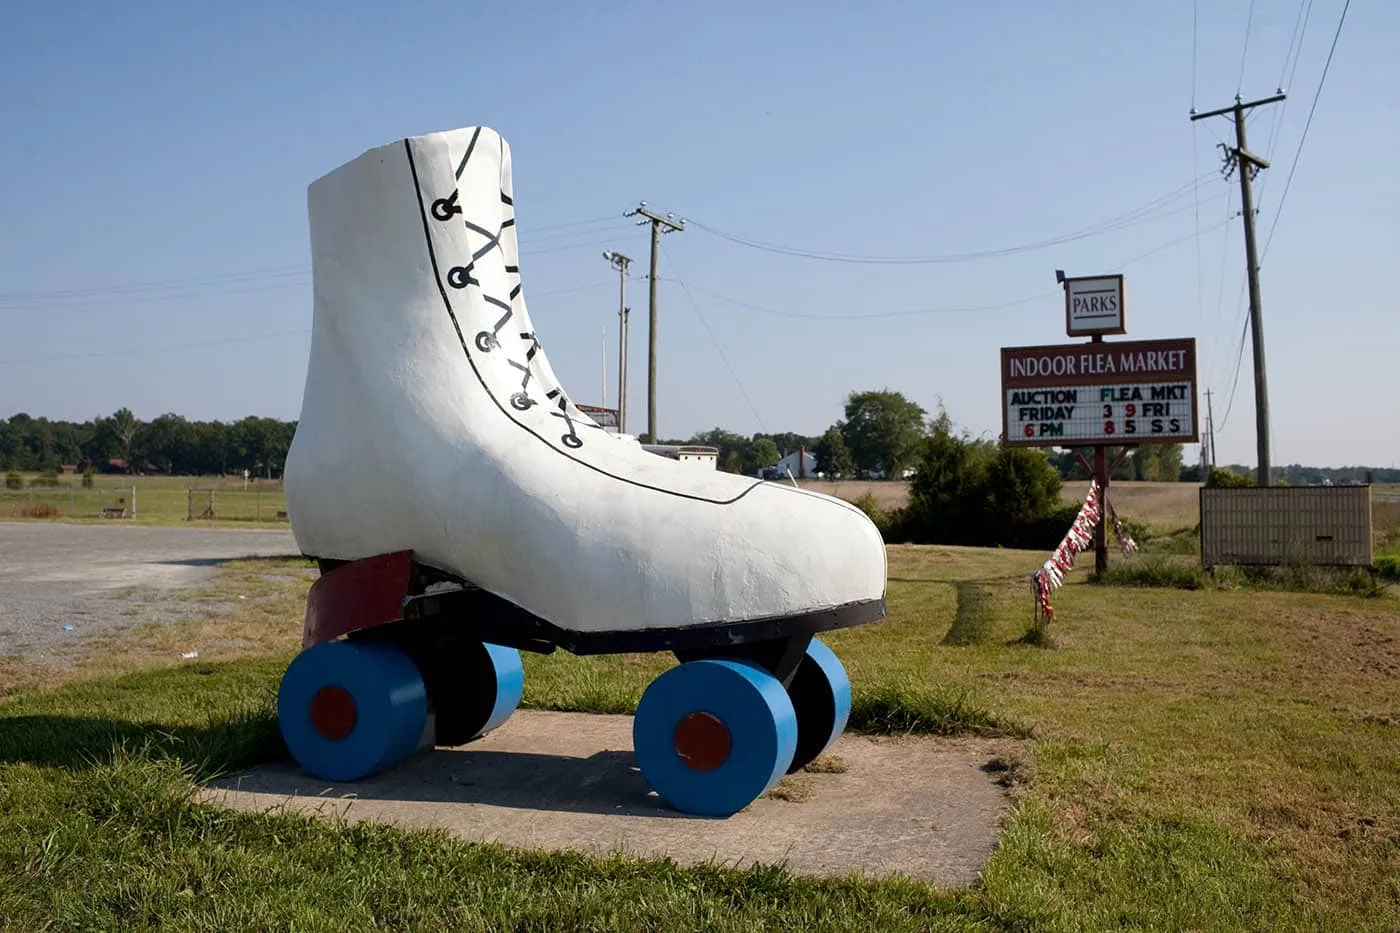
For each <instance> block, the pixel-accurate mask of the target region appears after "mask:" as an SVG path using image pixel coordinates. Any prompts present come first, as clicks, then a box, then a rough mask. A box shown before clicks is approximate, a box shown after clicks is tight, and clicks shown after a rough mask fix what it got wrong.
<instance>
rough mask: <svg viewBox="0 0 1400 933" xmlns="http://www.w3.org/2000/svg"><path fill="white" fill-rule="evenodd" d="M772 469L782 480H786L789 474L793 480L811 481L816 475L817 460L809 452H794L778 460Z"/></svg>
mask: <svg viewBox="0 0 1400 933" xmlns="http://www.w3.org/2000/svg"><path fill="white" fill-rule="evenodd" d="M774 469H775V470H777V471H778V476H779V477H780V478H782V479H787V477H788V474H789V473H791V474H792V476H793V478H794V479H811V478H812V477H814V476H816V475H817V458H816V455H815V454H813V453H812V452H811V451H801V450H794V451H793V452H792V453H790V454H788V455H787V456H786V457H784V458H783V459H781V460H779V461H778V465H777V466H776V467H774Z"/></svg>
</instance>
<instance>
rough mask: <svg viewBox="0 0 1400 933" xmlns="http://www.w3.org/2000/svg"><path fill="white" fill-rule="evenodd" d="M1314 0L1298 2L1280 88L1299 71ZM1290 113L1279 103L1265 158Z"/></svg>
mask: <svg viewBox="0 0 1400 933" xmlns="http://www.w3.org/2000/svg"><path fill="white" fill-rule="evenodd" d="M1312 6H1313V0H1300V2H1299V3H1298V13H1297V15H1296V16H1294V17H1293V33H1292V35H1290V36H1289V38H1288V51H1286V52H1285V53H1284V55H1283V68H1282V69H1281V70H1280V71H1279V74H1278V86H1279V87H1280V88H1290V87H1292V86H1293V78H1294V76H1295V75H1297V73H1298V62H1299V61H1301V60H1302V57H1303V40H1304V39H1305V38H1306V37H1307V33H1308V22H1309V20H1311V19H1312ZM1290 63H1291V64H1290ZM1287 113H1288V101H1286V100H1285V101H1283V102H1282V103H1281V104H1279V108H1278V114H1277V116H1275V115H1274V114H1273V112H1272V111H1271V112H1270V116H1271V117H1274V124H1273V126H1272V127H1271V128H1270V130H1269V144H1268V146H1267V148H1266V149H1265V150H1264V158H1265V159H1266V160H1270V161H1271V160H1272V159H1273V157H1274V152H1275V151H1276V149H1277V146H1278V138H1279V136H1280V134H1281V133H1282V131H1283V119H1284V117H1285V116H1286V115H1287ZM1269 178H1270V176H1269V175H1265V176H1264V180H1263V181H1261V182H1260V183H1259V202H1260V204H1262V203H1263V201H1264V191H1265V190H1266V189H1267V188H1268V186H1269Z"/></svg>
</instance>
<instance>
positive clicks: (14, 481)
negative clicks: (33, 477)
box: [5, 470, 24, 489]
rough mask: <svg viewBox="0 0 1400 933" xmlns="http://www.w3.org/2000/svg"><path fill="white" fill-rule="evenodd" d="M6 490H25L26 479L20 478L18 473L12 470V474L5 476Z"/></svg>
mask: <svg viewBox="0 0 1400 933" xmlns="http://www.w3.org/2000/svg"><path fill="white" fill-rule="evenodd" d="M5 488H6V489H23V488H24V477H23V476H20V475H19V474H18V473H16V472H15V471H14V470H11V471H10V472H8V473H6V474H5Z"/></svg>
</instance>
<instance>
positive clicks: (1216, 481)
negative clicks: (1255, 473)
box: [1206, 467, 1254, 489]
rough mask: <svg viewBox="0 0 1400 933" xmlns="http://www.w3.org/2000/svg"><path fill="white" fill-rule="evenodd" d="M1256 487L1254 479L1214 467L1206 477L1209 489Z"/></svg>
mask: <svg viewBox="0 0 1400 933" xmlns="http://www.w3.org/2000/svg"><path fill="white" fill-rule="evenodd" d="M1253 485H1254V477H1252V476H1249V475H1248V474H1244V473H1236V472H1235V471H1234V470H1226V469H1223V468H1221V467H1212V468H1211V471H1210V474H1209V475H1208V476H1207V477H1206V488H1207V489H1245V488H1248V487H1250V486H1253Z"/></svg>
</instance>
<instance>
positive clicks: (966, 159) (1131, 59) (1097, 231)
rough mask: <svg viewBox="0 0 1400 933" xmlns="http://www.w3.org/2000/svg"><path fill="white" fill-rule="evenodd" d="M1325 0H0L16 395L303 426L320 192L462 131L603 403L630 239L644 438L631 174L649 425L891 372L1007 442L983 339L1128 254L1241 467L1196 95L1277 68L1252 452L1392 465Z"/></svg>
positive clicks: (1357, 59)
mask: <svg viewBox="0 0 1400 933" xmlns="http://www.w3.org/2000/svg"><path fill="white" fill-rule="evenodd" d="M1345 2H1346V0H1301V2H1298V0H1287V2H1284V0H1257V2H1251V0H1214V2H1211V3H1200V2H1195V3H1188V2H1185V0H1178V2H1170V3H1154V4H1141V3H1121V2H1112V0H1103V2H1087V0H1086V2H1059V3H1054V4H1049V3H1043V2H1031V0H1019V2H1015V0H1000V2H996V0H994V2H987V3H978V4H948V3H914V2H912V0H911V2H886V0H867V2H863V3H860V4H850V3H834V2H825V0H807V2H797V0H792V2H781V3H780V2H765V3H741V2H729V0H716V2H709V3H705V4H658V3H642V2H622V0H618V2H601V0H591V2H565V0H559V2H552V3H546V2H522V3H512V4H507V3H481V2H465V0H459V2H456V3H451V4H449V3H429V2H407V0H405V2H396V3H392V4H390V3H368V2H356V0H341V2H328V0H314V2H299V3H296V4H289V3H278V2H264V0H249V2H241V3H225V4H207V3H199V4H195V3H186V2H177V0H170V2H163V0H148V2H141V3H128V4H110V3H99V2H96V0H74V2H71V3H62V4H58V3H45V4H38V3H31V4H18V3H15V4H4V5H3V7H0V126H3V128H4V132H3V133H0V178H3V179H4V180H3V182H0V417H5V416H8V415H10V414H13V413H15V412H20V411H24V412H28V413H29V414H31V415H33V416H36V417H37V416H41V415H43V416H47V417H50V418H55V419H71V420H85V419H88V418H92V417H94V416H98V415H105V414H108V413H110V412H111V411H113V410H115V409H116V408H118V407H122V406H126V407H129V408H131V409H132V410H133V411H134V412H135V413H136V415H137V416H138V417H140V418H143V419H149V418H152V417H154V416H156V415H158V414H161V413H163V412H176V413H179V414H183V415H185V416H186V417H189V418H192V419H220V420H231V419H236V418H240V417H243V416H245V415H249V414H256V415H260V416H271V417H277V418H284V419H291V418H296V417H297V416H298V413H299V410H300V405H301V393H302V387H303V382H304V379H305V373H306V361H307V354H308V347H309V343H310V326H311V285H310V282H311V272H310V251H309V243H308V230H307V218H306V188H307V186H308V185H309V184H310V183H311V182H312V181H314V180H315V179H316V178H318V177H319V176H321V175H323V174H325V173H327V172H329V171H331V170H333V169H334V168H336V167H337V166H339V165H341V164H343V163H344V162H347V161H350V160H351V159H353V158H355V157H356V156H358V155H359V154H360V153H362V152H364V151H365V150H367V149H370V148H373V147H375V146H378V145H382V144H384V143H388V142H392V141H393V140H395V139H399V138H402V137H404V136H409V135H416V134H422V133H427V132H434V131H439V130H447V129H453V128H457V127H462V126H470V125H476V124H485V125H487V126H491V127H493V128H495V129H497V130H498V131H500V133H501V134H502V135H503V136H504V137H505V139H506V140H507V141H508V142H509V143H510V144H511V147H512V152H513V157H514V169H515V171H514V178H515V197H516V213H517V218H518V221H519V231H520V241H521V251H522V261H521V267H522V277H523V280H524V286H525V297H526V299H527V301H528V302H529V304H530V310H531V315H532V317H533V318H534V319H535V324H536V328H537V332H538V333H539V336H540V339H541V342H542V345H543V347H544V349H545V351H546V352H547V353H548V355H549V358H550V361H551V363H552V365H553V366H554V368H555V370H556V371H557V373H558V374H559V376H560V378H561V380H562V382H563V384H564V385H565V386H566V387H567V388H568V391H569V392H570V393H571V395H572V396H573V397H574V398H575V399H576V400H577V401H579V402H583V403H592V404H598V403H601V402H604V401H606V402H607V403H608V404H614V403H615V402H616V372H617V359H616V357H617V346H616V341H617V302H618V285H619V283H618V277H617V274H616V273H615V272H614V271H613V269H612V268H611V266H610V265H609V264H608V263H607V262H606V261H605V260H604V259H603V257H602V252H603V251H604V250H606V249H612V250H618V251H621V252H623V253H625V254H626V255H628V256H631V257H632V258H633V259H634V260H635V262H634V264H633V266H632V275H631V277H630V279H629V280H628V282H627V296H628V305H629V306H630V307H631V308H632V315H631V319H630V320H631V341H630V343H631V345H630V350H629V354H628V357H629V367H630V379H629V383H630V386H629V394H628V406H629V425H628V426H629V428H630V429H631V430H633V431H634V432H635V431H638V430H642V429H644V426H645V415H646V309H647V299H646V289H647V284H648V283H647V281H646V279H645V276H646V274H647V269H646V266H647V260H648V250H649V245H648V234H647V231H646V229H645V228H643V227H639V226H636V224H635V221H634V220H629V219H627V218H625V217H624V216H623V214H624V212H625V211H627V210H629V209H631V208H633V207H635V206H636V205H637V203H638V201H639V200H645V201H646V202H647V203H648V206H649V207H650V208H651V209H655V210H659V211H662V212H673V213H674V214H675V215H676V216H677V217H682V218H685V219H686V220H687V221H688V223H687V224H686V229H685V230H684V231H683V232H679V233H674V234H670V235H668V236H666V237H665V238H664V239H663V244H662V245H663V251H662V256H661V261H660V268H659V270H658V282H657V285H658V305H659V310H658V316H659V323H658V332H657V338H658V344H659V351H658V371H659V375H658V390H657V391H658V402H657V410H658V426H659V433H660V434H661V435H662V436H669V437H686V436H689V435H691V434H693V433H695V432H697V431H701V430H705V429H708V428H711V427H715V426H722V427H724V428H727V429H730V430H734V431H738V432H740V433H743V434H750V433H753V432H756V431H770V432H780V431H795V432H801V433H807V434H819V433H821V432H822V431H823V430H825V428H826V427H827V426H829V425H831V424H832V423H834V422H835V421H836V420H837V419H838V418H840V417H841V416H842V408H843V404H844V401H845V399H846V397H847V395H848V394H849V393H850V392H852V391H856V390H864V389H886V388H888V389H892V390H896V391H899V392H902V393H904V394H905V395H906V396H907V397H909V398H911V399H912V400H914V401H916V402H918V403H919V404H920V405H922V406H924V407H925V408H926V409H928V410H929V411H930V412H932V411H934V410H936V409H937V407H938V406H939V405H943V406H945V407H946V409H947V411H948V413H949V414H950V416H951V417H952V418H953V420H954V421H955V422H956V423H958V424H959V425H961V426H963V427H965V428H966V429H967V430H968V431H970V432H971V433H973V434H977V435H983V436H988V437H995V436H996V435H997V434H998V433H999V432H1000V430H1001V413H1000V412H1001V408H1000V405H1001V397H1000V386H999V375H998V372H999V369H998V367H999V362H998V361H999V348H1001V347H1004V346H1027V345H1039V344H1059V343H1069V342H1073V341H1072V340H1071V339H1070V338H1068V337H1067V336H1066V335H1065V333H1064V307H1063V298H1062V295H1061V292H1060V290H1059V286H1057V285H1056V283H1055V278H1054V273H1055V270H1056V269H1063V270H1065V271H1066V272H1067V273H1068V274H1069V275H1072V276H1073V275H1096V274H1107V273H1116V272H1121V273H1123V274H1124V275H1125V277H1126V284H1125V305H1126V316H1127V325H1128V334H1127V339H1134V338H1136V339H1148V338H1175V337H1193V338H1195V339H1196V341H1197V355H1198V381H1199V385H1200V390H1201V393H1202V398H1201V399H1200V402H1201V404H1202V406H1204V403H1205V399H1204V392H1205V391H1206V390H1207V389H1209V390H1210V391H1211V393H1212V395H1211V399H1212V403H1213V406H1214V410H1215V419H1216V425H1217V434H1216V448H1217V459H1218V460H1219V461H1220V462H1223V463H1230V462H1234V463H1243V464H1254V463H1255V462H1256V457H1255V450H1256V447H1255V444H1256V440H1255V419H1254V404H1253V368H1252V360H1251V353H1250V349H1249V345H1248V343H1243V344H1242V342H1241V336H1242V333H1243V331H1242V328H1243V325H1244V323H1245V320H1246V317H1247V307H1246V305H1247V302H1246V300H1245V290H1244V265H1245V263H1244V258H1243V252H1244V251H1243V235H1242V229H1241V221H1240V218H1239V216H1238V215H1239V197H1238V184H1237V182H1235V181H1233V180H1229V181H1227V180H1226V179H1224V178H1223V177H1222V176H1221V175H1220V173H1219V169H1220V165H1221V162H1220V154H1219V152H1218V151H1217V143H1218V142H1219V141H1220V140H1224V139H1227V138H1229V134H1230V133H1231V132H1232V127H1231V123H1230V122H1229V121H1228V120H1227V119H1225V118H1215V119H1211V120H1203V121H1200V122H1197V123H1192V122H1190V121H1189V120H1188V114H1189V112H1190V110H1191V108H1192V107H1193V106H1195V107H1196V108H1197V109H1198V110H1201V111H1204V110H1209V109H1214V108H1216V107H1223V106H1226V105H1229V104H1230V103H1232V102H1233V100H1234V97H1235V94H1236V93H1237V92H1238V93H1242V94H1243V95H1244V97H1245V99H1246V100H1250V99H1255V98H1259V97H1265V96H1269V95H1271V94H1272V93H1274V91H1275V89H1276V88H1277V87H1279V86H1280V85H1286V90H1287V91H1288V94H1289V97H1288V100H1287V101H1286V102H1285V103H1284V104H1274V105H1270V106H1267V107H1261V108H1258V109H1256V110H1254V111H1252V114H1253V116H1252V117H1251V119H1250V120H1249V121H1248V123H1247V129H1248V132H1249V148H1250V149H1251V150H1252V151H1254V152H1256V153H1258V154H1260V155H1263V156H1264V157H1266V158H1269V159H1270V160H1271V161H1272V167H1271V168H1269V169H1268V170H1266V171H1264V172H1262V173H1261V174H1260V176H1259V177H1258V178H1257V179H1256V181H1255V185H1256V199H1257V202H1258V214H1257V218H1258V225H1259V237H1260V244H1261V248H1263V246H1264V244H1266V243H1267V250H1266V251H1265V252H1264V253H1263V257H1262V260H1261V264H1260V265H1261V288H1262V310H1263V320H1264V327H1263V334H1264V337H1265V343H1266V348H1267V357H1266V359H1267V369H1268V388H1269V403H1270V409H1271V424H1272V432H1273V437H1272V451H1273V453H1272V456H1273V462H1274V463H1275V464H1276V465H1277V464H1285V463H1293V462H1302V463H1308V464H1313V465H1331V466H1340V465H1348V464H1366V465H1371V466H1392V465H1395V464H1397V463H1400V408H1397V407H1396V404H1395V399H1396V386H1397V384H1400V381H1398V380H1397V378H1396V375H1395V369H1396V363H1395V360H1396V352H1397V349H1400V314H1397V313H1396V311H1397V308H1396V299H1395V297H1394V296H1395V289H1394V287H1393V282H1392V279H1393V276H1394V270H1395V269H1396V265H1397V263H1396V257H1397V255H1400V223H1397V221H1396V217H1397V215H1400V176H1397V175H1396V173H1394V172H1390V171H1388V170H1387V169H1386V166H1387V165H1388V164H1389V162H1390V161H1391V159H1390V156H1389V155H1388V154H1389V153H1393V152H1395V151H1396V150H1397V148H1400V118H1397V111H1396V107H1397V101H1400V93H1397V91H1400V86H1398V85H1400V59H1397V58H1396V56H1395V54H1394V45H1395V39H1396V37H1397V36H1400V4H1394V3H1379V2H1374V0H1372V2H1358V3H1356V4H1354V5H1352V6H1351V7H1350V8H1349V10H1348V12H1347V15H1346V19H1345V23H1344V28H1343V30H1342V32H1341V35H1340V39H1339V41H1338V42H1337V46H1336V51H1335V55H1334V57H1333V59H1332V62H1331V66H1330V69H1329V70H1328V72H1327V76H1326V81H1325V84H1323V86H1322V92H1321V96H1320V98H1318V102H1317V106H1316V110H1315V112H1314V113H1313V117H1312V122H1311V125H1310V127H1309V128H1308V130H1307V135H1306V138H1305V139H1304V136H1303V133H1304V127H1305V124H1307V121H1308V116H1309V112H1310V109H1311V106H1312V104H1313V100H1314V95H1315V94H1316V93H1317V91H1318V86H1319V81H1320V79H1321V77H1322V72H1323V66H1324V62H1325V61H1326V60H1327V57H1328V51H1329V48H1330V47H1331V45H1332V40H1333V36H1334V34H1335V33H1336V30H1337V24H1338V21H1339V18H1340V17H1341V14H1342V9H1343V5H1344V3H1345ZM1299 36H1301V43H1300V42H1298V41H1295V40H1296V39H1297V37H1299ZM1291 52H1293V54H1290V53H1291ZM1300 140H1301V141H1302V142H1303V145H1302V146H1301V147H1300ZM1295 159H1296V161H1295ZM1290 170H1292V172H1293V178H1292V181H1291V183H1288V175H1289V173H1290ZM1285 190H1286V192H1287V196H1286V199H1285V197H1284V192H1285ZM1079 234H1083V235H1079ZM739 241H747V244H753V243H757V244H763V245H771V246H777V247H780V248H781V250H780V251H773V250H770V249H763V248H759V247H756V246H754V245H746V243H745V242H739ZM792 253H799V254H803V253H805V254H809V255H793V254H792ZM810 254H818V255H819V256H825V257H827V258H813V257H812V256H811V255H810ZM969 254H971V255H969ZM833 256H835V257H837V258H840V259H846V260H849V259H851V258H872V257H873V258H883V259H890V258H900V259H904V260H915V261H902V262H852V261H836V259H833V258H831V257H833ZM1108 339H1109V340H1114V339H1124V338H1108ZM1241 351H1242V352H1241ZM1237 361H1238V365H1237ZM605 393H606V394H605ZM1202 424H1204V418H1202ZM1186 457H1187V459H1188V461H1191V460H1194V458H1195V457H1196V453H1195V448H1194V445H1193V446H1192V447H1191V448H1188V450H1187V452H1186Z"/></svg>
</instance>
